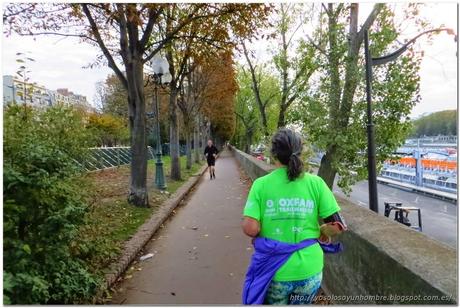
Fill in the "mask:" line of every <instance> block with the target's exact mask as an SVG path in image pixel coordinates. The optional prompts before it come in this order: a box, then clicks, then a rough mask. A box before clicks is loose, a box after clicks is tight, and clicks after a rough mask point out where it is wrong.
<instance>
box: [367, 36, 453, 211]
mask: <svg viewBox="0 0 460 308" xmlns="http://www.w3.org/2000/svg"><path fill="white" fill-rule="evenodd" d="M441 31H446V32H447V34H450V35H454V36H455V41H457V36H456V35H455V33H454V30H452V29H447V28H440V29H432V30H428V31H425V32H422V33H420V34H418V35H417V36H415V37H414V38H413V39H411V40H409V41H407V42H406V43H405V44H404V45H403V46H402V47H401V48H399V49H398V50H396V51H394V52H392V53H390V54H388V55H385V56H382V57H377V58H372V56H371V54H370V51H369V32H368V31H367V30H366V31H364V56H365V61H366V100H367V164H368V168H367V170H368V183H369V209H370V210H372V211H374V212H376V213H378V212H379V203H378V194H377V170H376V163H375V137H374V123H373V122H372V105H371V103H372V66H376V65H382V64H386V63H388V62H390V61H393V60H395V59H396V58H398V57H399V56H400V55H401V54H402V53H403V52H404V51H406V50H407V48H408V47H409V46H410V45H412V44H413V43H414V42H415V41H416V40H417V39H418V38H419V37H421V36H422V35H425V34H428V33H431V32H441Z"/></svg>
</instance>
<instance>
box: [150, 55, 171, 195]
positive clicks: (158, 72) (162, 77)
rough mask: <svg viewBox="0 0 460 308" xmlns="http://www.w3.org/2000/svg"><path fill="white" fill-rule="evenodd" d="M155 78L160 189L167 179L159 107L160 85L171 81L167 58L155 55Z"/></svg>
mask: <svg viewBox="0 0 460 308" xmlns="http://www.w3.org/2000/svg"><path fill="white" fill-rule="evenodd" d="M151 65H152V69H153V80H154V85H155V92H154V96H155V103H154V116H155V118H156V133H157V138H156V139H157V149H156V159H157V160H156V162H155V186H156V187H157V188H158V189H160V190H165V189H166V181H165V176H164V171H163V162H162V160H161V154H162V153H161V135H160V111H159V110H160V108H159V107H158V100H159V97H158V87H161V88H162V89H165V88H166V85H167V84H168V83H169V82H171V79H172V77H171V74H170V73H169V63H168V61H167V60H166V59H164V58H161V57H158V56H156V57H154V58H153V60H152V62H151Z"/></svg>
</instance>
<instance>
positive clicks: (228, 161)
mask: <svg viewBox="0 0 460 308" xmlns="http://www.w3.org/2000/svg"><path fill="white" fill-rule="evenodd" d="M216 177H217V179H216V180H212V181H211V180H209V174H208V173H205V174H204V176H203V177H202V179H201V181H200V183H198V185H197V186H196V190H195V191H194V192H193V193H192V195H191V196H190V197H189V198H188V200H185V202H184V206H181V207H180V208H178V209H176V214H175V215H174V216H173V218H172V219H170V220H169V221H168V222H166V223H165V227H164V228H163V229H161V230H160V231H159V232H157V233H156V234H155V235H154V236H153V238H152V240H151V241H150V242H149V243H148V244H147V246H146V247H145V248H144V252H145V253H149V252H152V253H155V255H154V257H153V258H151V259H148V260H145V261H141V262H138V263H136V264H134V265H133V267H134V271H131V272H130V273H128V274H127V276H128V277H129V276H132V277H130V278H129V279H125V280H124V281H123V282H122V283H120V284H119V285H117V286H116V289H117V290H119V291H117V293H115V294H114V295H113V299H112V301H111V303H112V304H152V305H153V304H240V303H241V287H242V283H243V279H244V274H245V272H246V269H247V265H248V263H249V258H250V255H251V253H252V250H251V249H252V248H251V244H250V241H249V239H248V238H247V237H246V236H245V235H243V234H242V231H241V227H240V225H241V217H242V215H241V213H242V209H243V206H244V203H245V198H246V195H247V184H245V183H244V182H243V180H242V178H241V175H240V171H239V168H238V167H237V163H236V161H235V159H234V158H233V157H232V156H231V153H230V152H228V151H224V152H222V154H221V155H220V157H219V159H218V160H217V162H216ZM196 228H197V229H196ZM195 229H196V230H195ZM139 267H141V270H139V271H137V270H136V269H137V268H139Z"/></svg>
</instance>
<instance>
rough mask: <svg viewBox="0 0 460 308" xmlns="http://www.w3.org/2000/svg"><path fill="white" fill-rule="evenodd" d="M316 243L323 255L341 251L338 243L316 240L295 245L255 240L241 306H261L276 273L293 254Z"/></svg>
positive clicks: (261, 239)
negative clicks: (323, 242) (324, 242)
mask: <svg viewBox="0 0 460 308" xmlns="http://www.w3.org/2000/svg"><path fill="white" fill-rule="evenodd" d="M316 243H319V244H320V246H321V248H322V249H323V251H324V252H325V253H337V252H340V251H342V245H341V244H340V243H337V244H322V243H320V242H318V240H317V239H306V240H304V241H302V242H300V243H297V244H289V243H284V242H280V241H276V240H272V239H268V238H264V237H257V238H255V240H254V250H255V251H254V254H253V255H252V258H251V264H250V265H249V268H248V271H247V273H246V279H245V281H244V287H243V304H244V305H262V304H263V303H264V299H265V294H266V293H267V290H268V287H269V285H270V282H271V281H272V279H273V276H275V273H276V271H277V270H278V269H279V268H280V267H281V266H282V265H283V264H284V263H286V261H287V260H288V259H289V257H290V256H291V255H292V253H293V252H295V251H297V250H299V249H302V248H305V247H308V246H311V245H313V244H316Z"/></svg>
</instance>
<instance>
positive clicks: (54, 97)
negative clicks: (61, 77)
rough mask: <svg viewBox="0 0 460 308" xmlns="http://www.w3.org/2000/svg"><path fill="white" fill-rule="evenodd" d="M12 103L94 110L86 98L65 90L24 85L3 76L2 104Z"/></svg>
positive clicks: (13, 78)
mask: <svg viewBox="0 0 460 308" xmlns="http://www.w3.org/2000/svg"><path fill="white" fill-rule="evenodd" d="M12 103H17V104H24V103H27V104H30V105H31V106H34V107H47V106H52V105H55V104H64V105H67V106H75V107H80V108H83V109H85V110H88V111H92V110H94V108H93V107H92V106H91V105H90V104H89V103H88V101H87V99H86V96H83V95H79V94H75V93H73V92H72V91H69V89H67V88H61V89H57V90H56V91H54V90H49V89H46V88H45V87H43V86H40V85H37V84H35V83H27V82H26V83H25V82H22V81H21V80H19V79H16V78H15V77H13V76H11V75H6V76H3V104H4V105H7V104H12Z"/></svg>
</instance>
